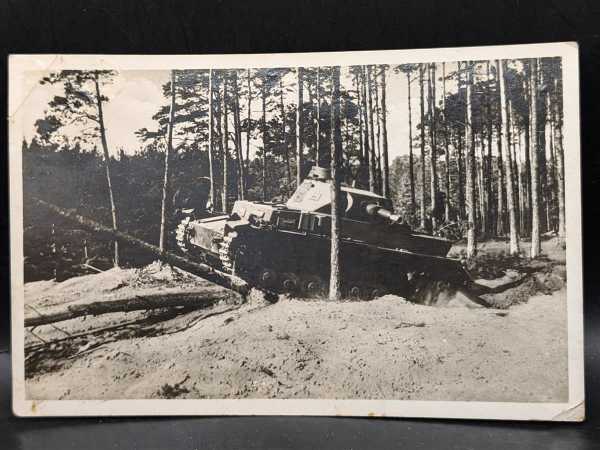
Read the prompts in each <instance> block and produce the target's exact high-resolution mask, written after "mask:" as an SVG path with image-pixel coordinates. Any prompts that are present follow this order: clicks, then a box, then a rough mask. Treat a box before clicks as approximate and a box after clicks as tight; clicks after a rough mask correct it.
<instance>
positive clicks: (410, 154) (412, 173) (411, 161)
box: [406, 71, 417, 213]
mask: <svg viewBox="0 0 600 450" xmlns="http://www.w3.org/2000/svg"><path fill="white" fill-rule="evenodd" d="M410 82H411V80H410V72H409V71H407V72H406V85H407V86H408V88H407V91H408V170H409V172H408V176H409V179H410V211H411V213H414V212H415V211H416V209H417V201H416V198H415V165H414V155H413V136H412V106H411V102H410Z"/></svg>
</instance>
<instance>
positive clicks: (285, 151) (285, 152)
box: [279, 79, 292, 193]
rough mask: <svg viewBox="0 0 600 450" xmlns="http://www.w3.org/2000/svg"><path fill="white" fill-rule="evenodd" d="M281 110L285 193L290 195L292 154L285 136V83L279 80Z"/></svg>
mask: <svg viewBox="0 0 600 450" xmlns="http://www.w3.org/2000/svg"><path fill="white" fill-rule="evenodd" d="M279 108H280V110H281V145H282V147H283V149H282V150H283V157H284V160H285V173H286V175H287V186H286V188H285V191H286V192H287V193H289V189H290V186H291V185H292V168H291V166H290V152H289V149H288V146H287V142H286V136H285V105H284V103H283V81H282V80H281V79H280V80H279Z"/></svg>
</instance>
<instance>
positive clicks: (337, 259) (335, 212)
mask: <svg viewBox="0 0 600 450" xmlns="http://www.w3.org/2000/svg"><path fill="white" fill-rule="evenodd" d="M332 71H333V80H332V81H333V83H332V84H333V89H332V90H333V96H332V97H333V98H332V105H331V106H332V114H331V125H332V127H331V128H332V136H333V139H332V146H331V147H332V148H331V158H330V160H331V260H330V267H331V270H330V278H329V299H330V300H339V299H340V298H341V296H342V279H341V272H342V271H341V266H340V265H341V226H342V217H341V205H340V197H341V187H340V185H341V181H342V173H341V170H340V166H341V161H342V134H341V129H340V68H339V66H335V67H333V68H332Z"/></svg>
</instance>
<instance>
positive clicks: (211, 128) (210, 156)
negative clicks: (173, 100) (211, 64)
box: [208, 69, 216, 208]
mask: <svg viewBox="0 0 600 450" xmlns="http://www.w3.org/2000/svg"><path fill="white" fill-rule="evenodd" d="M213 144H214V103H213V71H212V69H211V70H209V71H208V176H209V178H210V195H209V198H210V205H211V207H213V208H214V207H215V205H216V198H215V174H214V162H213V159H214V158H213V153H214V147H213Z"/></svg>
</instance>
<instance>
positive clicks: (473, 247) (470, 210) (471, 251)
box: [465, 62, 477, 258]
mask: <svg viewBox="0 0 600 450" xmlns="http://www.w3.org/2000/svg"><path fill="white" fill-rule="evenodd" d="M471 64H472V63H471V62H467V63H466V78H467V79H466V87H467V92H466V96H467V99H466V101H467V108H466V109H467V120H466V123H465V144H466V166H467V215H468V220H469V224H468V227H467V258H472V257H474V256H475V255H476V254H477V236H476V229H477V224H476V220H477V219H476V212H475V211H476V210H475V136H474V135H473V130H472V128H471V124H472V123H473V122H472V117H473V111H472V108H473V104H472V101H471V90H472V86H471V84H472V74H471V72H472V70H473V68H472V66H471Z"/></svg>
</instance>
